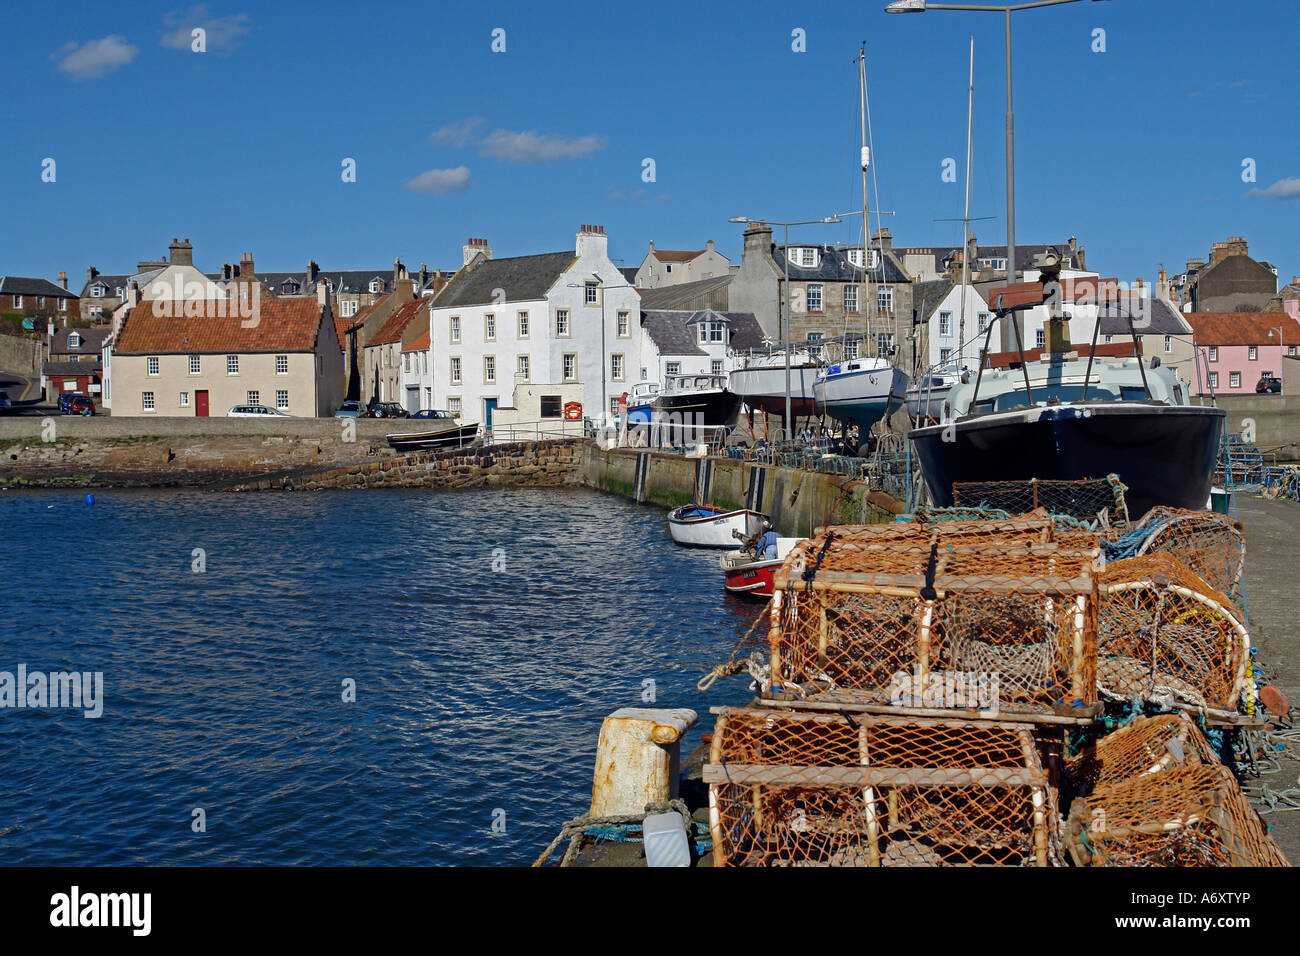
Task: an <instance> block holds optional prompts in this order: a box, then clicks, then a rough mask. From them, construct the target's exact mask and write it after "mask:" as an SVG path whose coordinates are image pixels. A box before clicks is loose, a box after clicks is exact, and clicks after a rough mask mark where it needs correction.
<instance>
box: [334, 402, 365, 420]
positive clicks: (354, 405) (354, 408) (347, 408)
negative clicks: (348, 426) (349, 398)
mask: <svg viewBox="0 0 1300 956" xmlns="http://www.w3.org/2000/svg"><path fill="white" fill-rule="evenodd" d="M363 415H364V412H362V411H361V403H360V402H344V403H343V404H342V405H340V406H339V410H338V411H337V412H335V413H334V417H335V418H361V417H362V416H363Z"/></svg>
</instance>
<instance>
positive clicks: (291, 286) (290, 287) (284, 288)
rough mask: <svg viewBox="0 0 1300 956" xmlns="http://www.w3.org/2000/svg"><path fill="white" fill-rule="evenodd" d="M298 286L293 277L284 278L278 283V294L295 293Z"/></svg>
mask: <svg viewBox="0 0 1300 956" xmlns="http://www.w3.org/2000/svg"><path fill="white" fill-rule="evenodd" d="M300 288H301V286H299V285H298V283H297V281H295V280H294V279H285V280H284V281H283V282H282V283H280V294H281V295H297V294H298V290H299V289H300Z"/></svg>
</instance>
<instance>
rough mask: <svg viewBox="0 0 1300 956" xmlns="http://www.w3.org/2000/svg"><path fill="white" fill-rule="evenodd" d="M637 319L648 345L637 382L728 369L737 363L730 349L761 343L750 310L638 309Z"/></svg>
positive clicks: (721, 372)
mask: <svg viewBox="0 0 1300 956" xmlns="http://www.w3.org/2000/svg"><path fill="white" fill-rule="evenodd" d="M641 325H642V328H643V329H644V330H645V333H646V348H645V361H644V362H643V363H642V364H641V365H640V367H639V368H638V369H637V372H638V373H639V374H638V376H637V381H639V382H658V383H660V384H661V385H662V384H665V380H666V379H667V378H668V377H670V376H673V375H726V374H727V373H729V372H730V371H731V370H732V369H733V368H735V367H736V365H737V362H735V361H734V360H732V358H731V355H732V353H734V352H747V351H749V350H751V349H758V348H761V347H762V345H763V330H762V328H761V327H760V326H759V324H758V320H757V319H756V318H755V317H754V315H753V313H750V312H718V311H715V310H713V309H699V310H694V311H690V310H681V311H679V310H669V309H650V310H646V311H644V312H642V313H641Z"/></svg>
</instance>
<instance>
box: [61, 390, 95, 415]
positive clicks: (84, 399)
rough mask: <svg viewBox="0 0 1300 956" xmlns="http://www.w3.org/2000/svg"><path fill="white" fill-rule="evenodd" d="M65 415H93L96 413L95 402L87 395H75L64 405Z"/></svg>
mask: <svg viewBox="0 0 1300 956" xmlns="http://www.w3.org/2000/svg"><path fill="white" fill-rule="evenodd" d="M63 414H65V415H93V414H95V402H94V400H93V399H91V398H89V397H88V396H86V395H73V396H72V397H71V398H69V399H68V401H67V403H66V404H65V405H64V406H63Z"/></svg>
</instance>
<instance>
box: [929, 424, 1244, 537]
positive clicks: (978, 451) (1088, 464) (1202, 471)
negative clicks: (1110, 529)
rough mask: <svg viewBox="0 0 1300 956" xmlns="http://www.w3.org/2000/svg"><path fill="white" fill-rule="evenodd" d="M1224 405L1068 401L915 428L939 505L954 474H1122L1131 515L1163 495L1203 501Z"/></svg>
mask: <svg viewBox="0 0 1300 956" xmlns="http://www.w3.org/2000/svg"><path fill="white" fill-rule="evenodd" d="M1223 418H1224V411H1223V409H1220V408H1211V407H1203V406H1199V405H1153V404H1149V403H1138V402H1123V403H1121V402H1113V403H1112V402H1107V403H1098V404H1089V405H1079V404H1065V405H1059V406H1055V407H1046V408H1028V409H1017V410H1015V411H1009V412H999V413H995V414H990V415H982V416H980V417H978V418H972V419H969V420H966V421H959V422H954V423H951V424H948V425H930V426H927V427H925V428H918V429H915V430H913V431H912V432H911V434H910V435H909V437H910V438H911V440H912V443H913V445H914V447H915V449H916V454H917V458H918V459H920V463H921V472H922V474H923V475H924V476H925V483H926V486H927V488H929V491H930V497H931V499H932V500H933V501H934V503H935V504H936V505H939V506H941V507H949V506H951V505H952V503H953V493H952V486H953V483H954V482H968V481H1028V480H1030V479H1031V478H1038V479H1040V480H1064V481H1081V480H1085V479H1098V478H1105V477H1106V476H1107V475H1111V474H1116V475H1119V478H1120V481H1122V482H1123V483H1124V484H1125V485H1127V486H1128V490H1127V491H1126V492H1125V495H1124V497H1125V501H1126V503H1127V505H1128V510H1129V514H1130V516H1132V518H1133V519H1134V520H1136V519H1137V518H1139V517H1141V516H1142V515H1144V514H1146V512H1147V511H1148V510H1150V509H1151V508H1153V507H1155V506H1157V505H1170V506H1173V507H1177V508H1196V509H1199V508H1204V507H1205V502H1206V501H1207V499H1208V498H1209V494H1210V483H1211V479H1212V477H1213V474H1214V465H1215V460H1216V458H1217V456H1218V452H1219V436H1220V433H1221V431H1222V427H1223Z"/></svg>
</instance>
